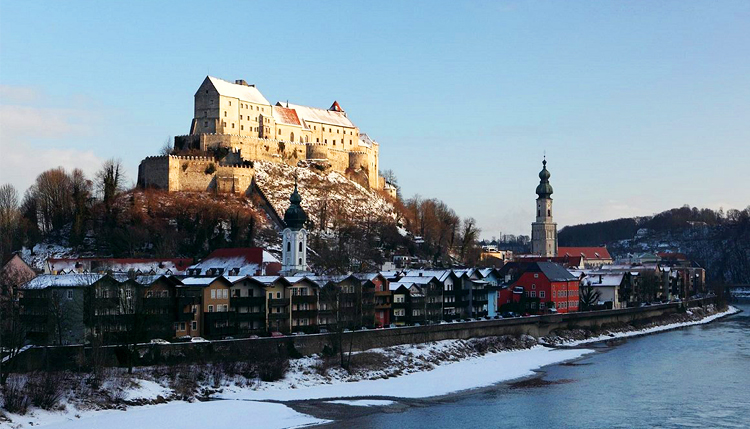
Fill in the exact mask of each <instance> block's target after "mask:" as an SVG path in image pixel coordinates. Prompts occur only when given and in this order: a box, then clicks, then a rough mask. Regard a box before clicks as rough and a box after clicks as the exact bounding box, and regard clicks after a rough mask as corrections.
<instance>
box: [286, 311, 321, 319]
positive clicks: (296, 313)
mask: <svg viewBox="0 0 750 429" xmlns="http://www.w3.org/2000/svg"><path fill="white" fill-rule="evenodd" d="M304 317H307V318H311V317H312V318H315V317H318V310H292V318H293V319H300V318H304Z"/></svg>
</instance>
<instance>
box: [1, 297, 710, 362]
mask: <svg viewBox="0 0 750 429" xmlns="http://www.w3.org/2000/svg"><path fill="white" fill-rule="evenodd" d="M710 303H714V300H713V299H712V298H708V299H703V300H696V301H691V302H690V303H688V304H687V305H688V306H690V307H698V306H705V305H707V304H710ZM684 306H685V304H678V303H676V304H662V305H655V306H650V307H643V308H626V309H618V310H604V311H593V312H581V313H567V314H554V315H545V316H531V317H523V318H513V319H498V320H494V319H493V320H484V321H477V322H461V323H447V324H441V325H430V326H416V327H404V328H391V329H377V330H367V331H355V332H347V333H344V334H343V335H344V340H343V341H344V344H346V345H347V346H348V345H349V342H350V341H351V342H352V350H354V351H361V350H367V349H371V348H375V347H389V346H395V345H400V344H417V343H425V342H431V341H441V340H451V339H470V338H479V337H489V336H499V335H517V334H528V335H532V336H534V337H540V336H544V335H548V334H549V333H551V332H552V331H554V330H556V329H569V328H573V327H593V326H601V325H604V324H609V323H618V322H625V323H629V322H633V321H637V320H647V319H651V318H654V317H658V316H662V315H666V314H671V313H675V312H677V311H679V309H680V307H684ZM332 336H333V334H313V335H300V336H291V337H281V338H257V339H237V340H222V341H212V342H205V343H181V344H140V345H138V346H137V350H138V356H139V357H138V362H137V365H138V366H145V365H159V364H177V363H201V362H212V361H237V360H250V359H254V358H255V357H257V356H272V355H273V354H275V353H279V352H280V351H284V350H287V351H288V350H291V349H294V350H296V351H297V352H299V353H300V354H302V355H311V354H315V353H320V352H322V351H323V348H324V347H326V346H330V345H331V344H332V340H333V337H332ZM94 353H95V354H97V356H98V359H97V360H98V361H99V362H101V364H102V365H105V366H124V365H125V364H126V359H125V356H126V354H125V353H124V348H123V347H122V346H119V347H118V346H108V347H103V348H100V349H97V350H95V351H94V350H92V349H91V348H90V347H84V346H62V347H35V348H31V349H28V350H27V351H25V352H24V353H22V354H21V355H19V356H18V357H17V358H16V359H15V362H14V364H15V369H16V370H18V371H30V370H35V369H44V368H67V369H74V370H75V369H78V368H80V367H82V366H83V365H84V364H85V362H87V361H88V360H89V359H90V357H91V356H92V354H94Z"/></svg>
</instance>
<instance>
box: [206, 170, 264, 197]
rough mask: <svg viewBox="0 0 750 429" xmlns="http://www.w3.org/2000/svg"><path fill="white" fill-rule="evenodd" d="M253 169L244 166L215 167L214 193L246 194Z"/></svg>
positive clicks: (253, 172) (253, 173)
mask: <svg viewBox="0 0 750 429" xmlns="http://www.w3.org/2000/svg"><path fill="white" fill-rule="evenodd" d="M254 175H255V169H253V168H252V167H245V166H218V167H216V173H215V176H216V191H217V192H219V193H228V194H229V193H232V194H246V193H247V192H248V191H249V190H250V185H251V184H252V182H253V176H254Z"/></svg>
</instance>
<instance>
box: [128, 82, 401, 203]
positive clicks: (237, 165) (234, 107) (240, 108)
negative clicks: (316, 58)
mask: <svg viewBox="0 0 750 429" xmlns="http://www.w3.org/2000/svg"><path fill="white" fill-rule="evenodd" d="M174 149H175V152H176V153H190V152H199V153H201V154H213V155H212V156H185V155H164V156H155V157H148V158H146V159H144V160H143V161H142V162H141V164H140V166H139V168H138V184H139V185H140V186H141V187H143V188H148V187H153V188H159V189H166V190H168V191H215V192H220V193H224V192H231V193H245V192H247V191H248V189H249V187H250V185H251V183H252V178H253V176H254V169H253V167H252V165H253V164H252V162H253V161H270V162H278V163H285V164H288V165H292V166H296V165H299V164H300V163H301V162H308V163H315V164H316V165H318V166H322V167H323V168H324V169H326V170H330V171H336V172H339V173H341V174H344V175H346V176H347V177H349V178H352V179H354V180H356V181H358V182H359V183H360V184H362V185H365V186H367V187H369V188H370V189H379V190H386V191H387V192H389V193H392V194H393V195H395V189H394V188H392V187H391V186H390V185H389V184H387V183H386V182H385V180H384V179H383V178H381V177H379V176H378V167H379V165H378V152H379V144H378V143H377V142H376V141H374V140H373V139H371V138H370V137H369V136H368V135H367V134H364V133H362V132H360V130H359V128H358V127H357V126H356V125H355V124H354V123H353V122H352V121H351V119H349V116H348V115H347V113H346V111H344V109H342V108H341V105H339V103H338V102H336V101H334V102H333V104H332V105H331V107H330V108H328V109H320V108H316V107H309V106H301V105H297V104H291V103H289V102H284V103H281V102H277V103H276V104H275V105H272V104H271V103H269V102H268V100H267V99H266V98H265V97H264V96H263V94H261V92H260V91H259V90H258V89H257V88H256V87H255V85H249V84H248V83H247V82H245V81H244V80H236V81H235V82H234V83H232V82H227V81H225V80H222V79H218V78H215V77H212V76H207V77H206V79H205V80H204V81H203V83H202V84H201V85H200V87H199V88H198V91H196V93H195V105H194V115H193V119H192V122H191V125H190V134H188V135H184V136H176V137H175V138H174Z"/></svg>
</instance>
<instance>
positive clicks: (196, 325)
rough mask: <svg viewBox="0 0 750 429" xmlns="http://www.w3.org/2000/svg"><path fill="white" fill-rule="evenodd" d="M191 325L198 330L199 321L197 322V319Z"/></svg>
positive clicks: (194, 329)
mask: <svg viewBox="0 0 750 429" xmlns="http://www.w3.org/2000/svg"><path fill="white" fill-rule="evenodd" d="M190 327H191V328H192V329H193V331H197V330H198V322H196V321H195V320H193V321H192V322H191V323H190Z"/></svg>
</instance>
